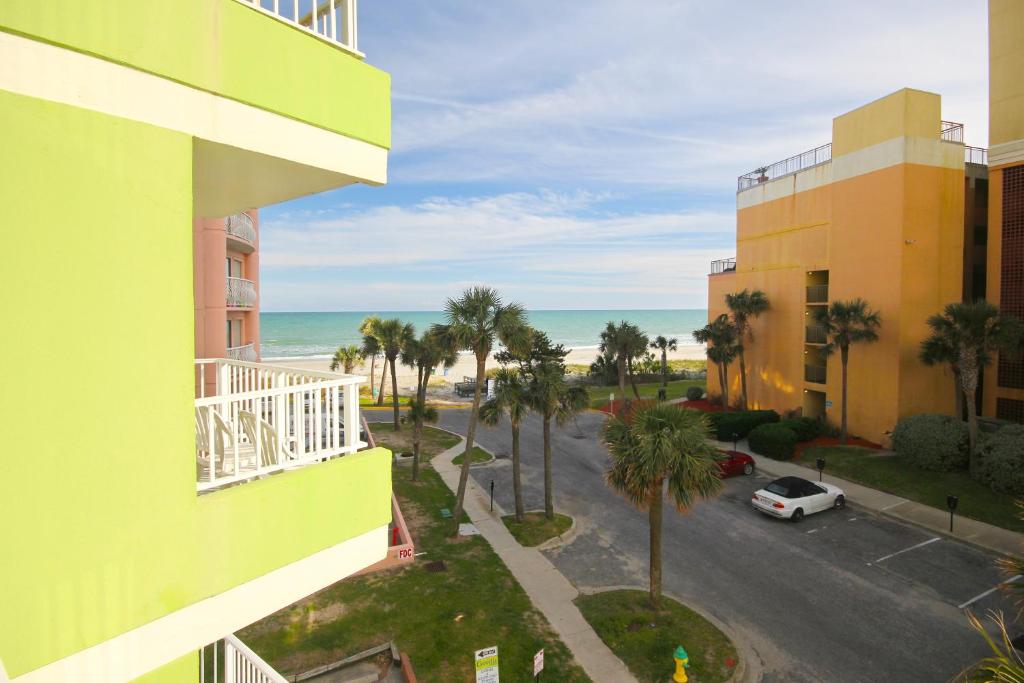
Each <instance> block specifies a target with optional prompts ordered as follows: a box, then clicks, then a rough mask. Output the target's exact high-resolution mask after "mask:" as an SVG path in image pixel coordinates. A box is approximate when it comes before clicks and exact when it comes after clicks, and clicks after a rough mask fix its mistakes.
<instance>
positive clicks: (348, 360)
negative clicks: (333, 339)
mask: <svg viewBox="0 0 1024 683" xmlns="http://www.w3.org/2000/svg"><path fill="white" fill-rule="evenodd" d="M362 359H363V351H362V349H360V348H359V347H358V346H356V345H355V344H349V345H348V346H339V347H338V350H337V351H335V352H334V358H332V359H331V372H337V371H338V368H341V369H342V372H344V373H345V374H346V375H351V374H352V369H353V368H354V367H355V366H356V363H358V362H360V361H361V360H362Z"/></svg>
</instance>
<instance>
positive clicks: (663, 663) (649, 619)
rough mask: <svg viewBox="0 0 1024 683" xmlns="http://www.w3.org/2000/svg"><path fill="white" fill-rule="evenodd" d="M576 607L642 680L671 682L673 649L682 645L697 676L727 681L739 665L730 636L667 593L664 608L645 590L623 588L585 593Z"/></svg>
mask: <svg viewBox="0 0 1024 683" xmlns="http://www.w3.org/2000/svg"><path fill="white" fill-rule="evenodd" d="M576 606H577V607H579V608H580V611H581V612H582V613H583V616H584V618H585V619H586V620H587V621H588V622H590V625H591V626H593V627H594V630H595V631H597V635H599V636H600V637H601V640H603V641H604V642H605V643H606V644H607V645H608V647H610V648H611V649H612V652H614V653H615V654H616V655H618V656H619V658H620V659H621V660H622V661H623V662H625V663H626V666H628V667H629V670H630V671H632V672H633V675H634V676H636V677H637V679H639V680H640V681H641V683H662V682H663V681H668V680H670V679H671V676H672V672H673V671H675V663H674V660H673V659H672V653H673V652H675V649H676V647H678V646H679V645H682V646H683V647H684V648H685V649H686V652H687V654H689V655H690V668H689V670H688V671H687V673H688V675H689V676H690V677H691V680H694V681H700V683H721V682H722V681H726V680H728V679H729V677H730V676H731V675H732V672H733V670H734V669H735V665H736V662H737V656H736V648H735V647H733V644H732V642H731V641H730V640H729V638H728V637H726V635H725V634H724V633H722V632H721V631H719V630H718V629H717V628H716V627H715V626H714V625H713V624H711V622H709V621H708V620H707V619H705V618H704V617H702V616H700V615H699V614H697V613H696V612H694V611H693V610H691V609H689V608H688V607H684V606H683V605H680V604H679V603H678V602H675V601H674V600H670V599H668V598H666V597H662V609H661V611H659V612H655V611H654V610H652V609H651V607H650V603H649V601H648V595H647V593H646V592H645V591H630V590H619V591H609V592H607V593H597V594H595V595H583V596H580V597H578V598H576ZM730 664H731V666H730Z"/></svg>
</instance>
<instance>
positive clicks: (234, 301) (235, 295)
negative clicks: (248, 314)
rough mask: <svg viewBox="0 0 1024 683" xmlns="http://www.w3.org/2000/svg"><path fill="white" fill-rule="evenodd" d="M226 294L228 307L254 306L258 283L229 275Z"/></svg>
mask: <svg viewBox="0 0 1024 683" xmlns="http://www.w3.org/2000/svg"><path fill="white" fill-rule="evenodd" d="M225 295H226V297H227V306H228V308H252V307H253V306H255V305H256V283H255V282H253V281H252V280H246V279H245V278H241V277H229V278H227V283H226V286H225Z"/></svg>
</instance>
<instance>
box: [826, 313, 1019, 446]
mask: <svg viewBox="0 0 1024 683" xmlns="http://www.w3.org/2000/svg"><path fill="white" fill-rule="evenodd" d="M1019 325H1020V323H1019V321H1018V320H1017V319H1016V318H1014V317H1012V316H1007V315H1002V314H1000V313H999V309H998V308H996V307H995V306H993V305H992V304H990V303H988V302H987V301H984V300H979V301H975V302H973V303H969V304H962V303H952V304H948V305H947V306H946V308H945V309H944V310H943V312H942V314H941V315H940V314H936V315H933V316H931V317H930V318H928V326H929V327H931V328H932V334H931V336H929V337H928V338H927V339H926V340H925V341H924V343H923V344H922V349H921V360H923V361H924V362H925V363H928V364H929V365H931V364H932V363H935V362H943V361H944V362H948V363H950V365H951V366H952V367H953V374H954V376H956V378H957V380H958V384H959V386H960V390H961V391H962V392H963V396H964V403H966V404H967V406H966V407H967V426H968V431H969V433H970V439H971V458H972V464H973V458H974V453H975V450H976V448H977V445H978V411H977V409H976V405H977V404H976V395H977V392H978V377H979V376H980V375H981V373H982V372H984V370H985V367H986V366H988V365H989V364H990V363H992V359H993V358H994V357H995V354H996V353H997V352H999V351H1003V352H1004V353H1014V352H1015V351H1016V347H1017V345H1018V343H1019V336H1020V328H1019ZM926 350H927V351H929V353H928V355H927V357H926V355H925V351H926ZM929 361H932V362H929ZM844 411H845V406H844Z"/></svg>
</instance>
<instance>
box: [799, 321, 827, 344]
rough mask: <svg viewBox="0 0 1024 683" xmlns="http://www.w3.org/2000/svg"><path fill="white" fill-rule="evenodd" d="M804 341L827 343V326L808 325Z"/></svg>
mask: <svg viewBox="0 0 1024 683" xmlns="http://www.w3.org/2000/svg"><path fill="white" fill-rule="evenodd" d="M804 341H805V342H807V343H808V344H827V343H828V335H827V334H825V328H824V327H822V326H821V325H808V326H807V331H806V333H805V335H804Z"/></svg>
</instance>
